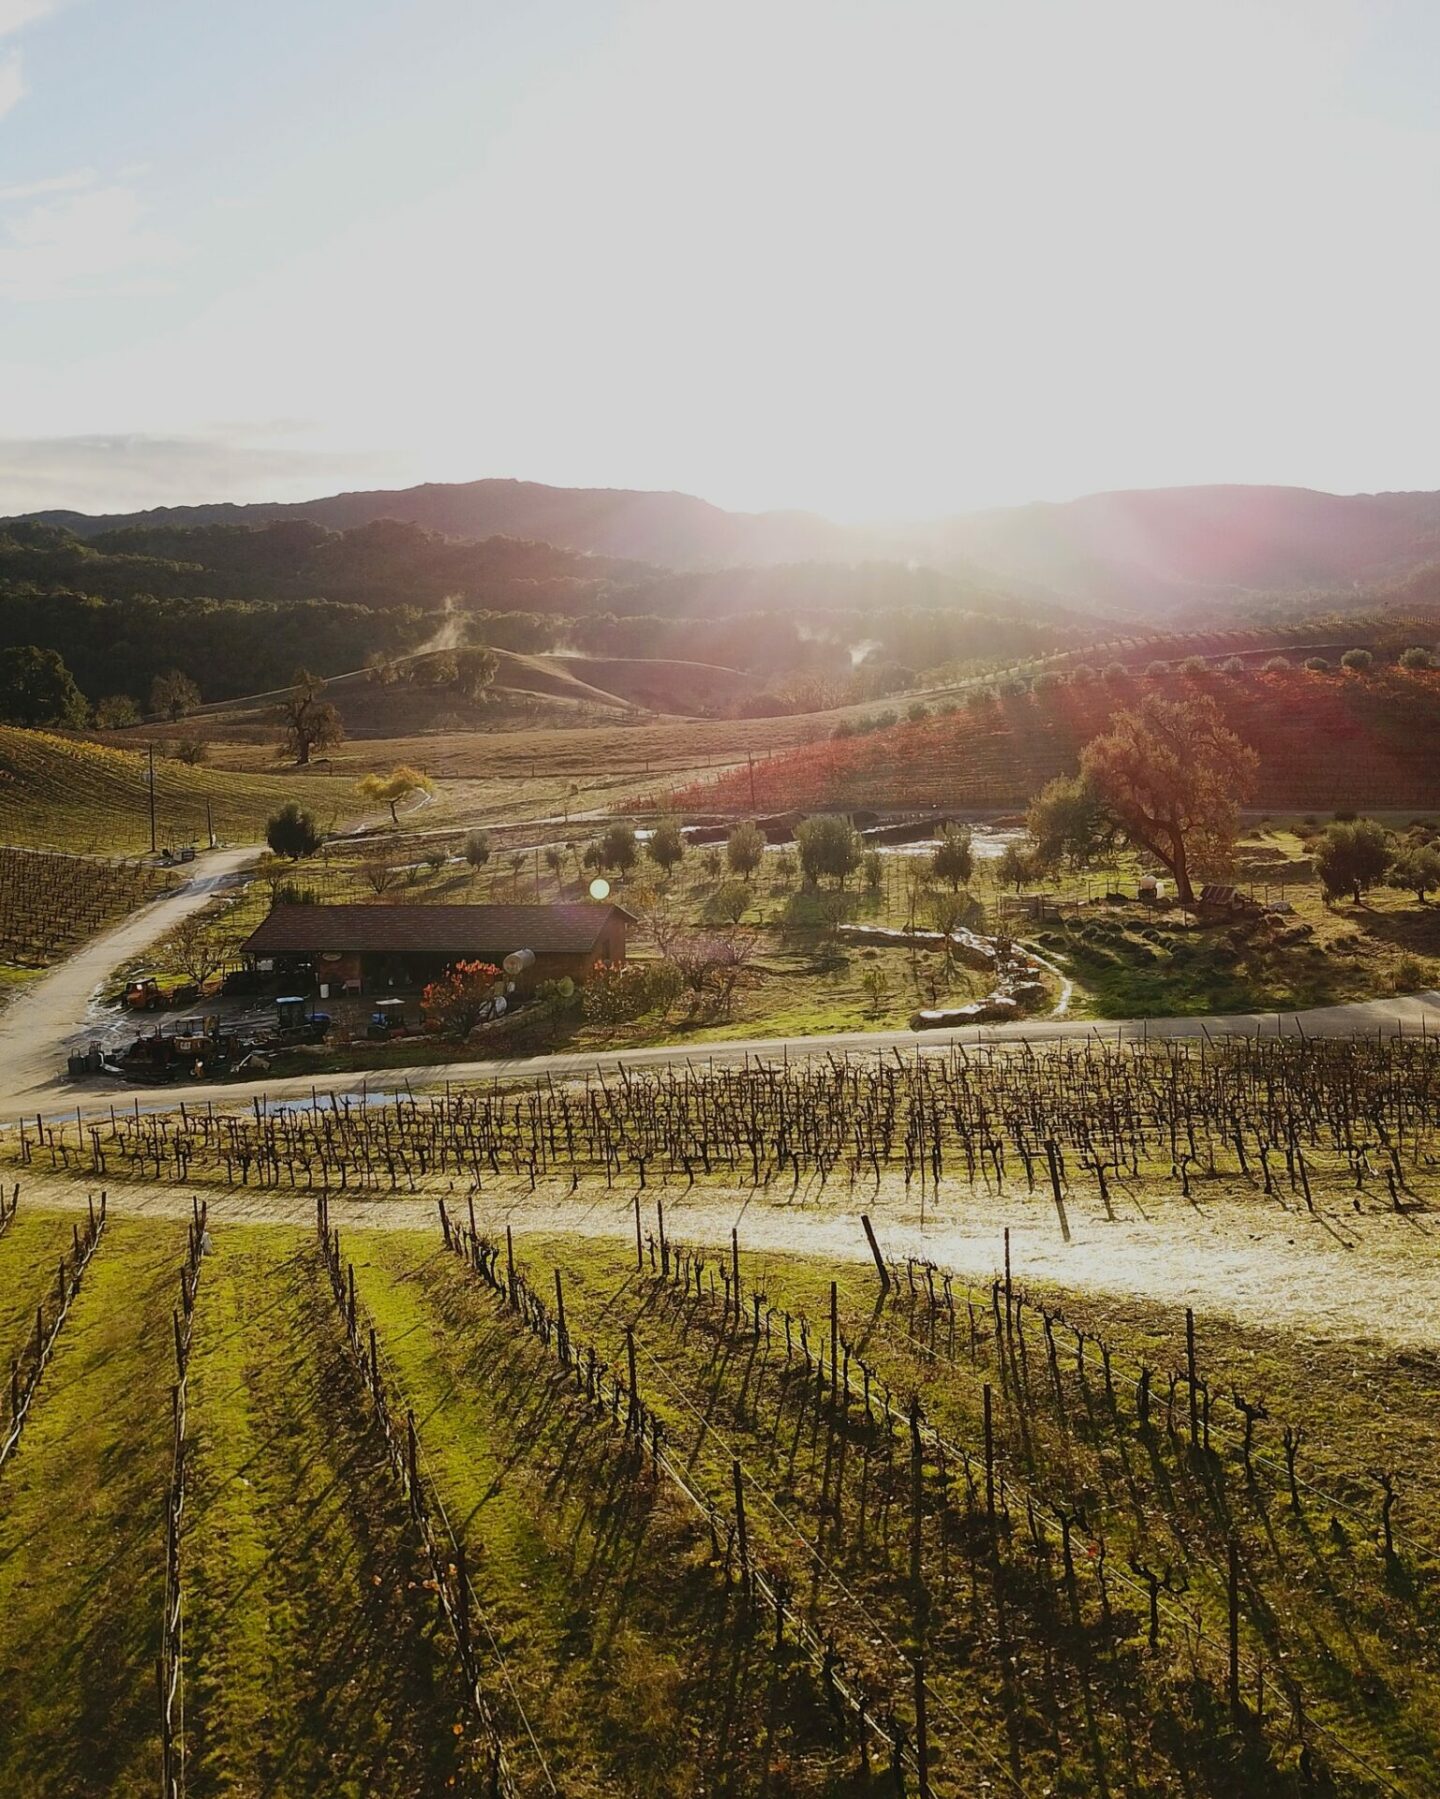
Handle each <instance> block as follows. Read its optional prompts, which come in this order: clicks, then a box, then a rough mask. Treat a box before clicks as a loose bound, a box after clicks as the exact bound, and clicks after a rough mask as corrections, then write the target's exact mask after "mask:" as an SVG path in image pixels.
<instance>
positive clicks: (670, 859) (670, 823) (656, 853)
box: [645, 818, 685, 875]
mask: <svg viewBox="0 0 1440 1799" xmlns="http://www.w3.org/2000/svg"><path fill="white" fill-rule="evenodd" d="M645 853H646V855H647V856H649V858H650V860H651V861H652V862H654V863H655V864H656V865H657V866H658V867H660V868H663V869H664V871H665V873H666V874H667V875H668V874H669V873H670V871H671V869H672V868H677V867H678V866H679V865H680V863H681V862H682V861H683V860H684V856H685V839H684V838H683V837H682V836H681V835H680V827H679V825H677V824H676V823H675V821H674V820H673V819H668V818H667V819H666V820H664V822H663V823H661V824H658V825H656V827H655V829H654V831H653V832H652V833H651V835H650V840H649V842H648V843H647V844H646V845H645Z"/></svg>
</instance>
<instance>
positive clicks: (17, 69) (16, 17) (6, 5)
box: [0, 0, 56, 119]
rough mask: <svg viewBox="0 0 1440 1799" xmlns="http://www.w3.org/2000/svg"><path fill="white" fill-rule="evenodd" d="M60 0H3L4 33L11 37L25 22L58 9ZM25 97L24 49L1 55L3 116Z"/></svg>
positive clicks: (0, 20)
mask: <svg viewBox="0 0 1440 1799" xmlns="http://www.w3.org/2000/svg"><path fill="white" fill-rule="evenodd" d="M55 6H56V0H0V37H11V36H13V35H14V33H15V32H17V31H19V30H20V29H21V27H22V26H25V25H33V24H34V23H35V21H36V20H37V19H43V18H44V17H45V15H46V14H47V13H52V12H54V11H55ZM24 98H25V71H24V69H23V67H22V66H21V62H20V52H19V51H18V50H10V51H7V52H6V53H5V55H3V56H0V119H3V118H4V117H5V114H6V113H7V112H9V111H10V109H11V108H12V107H14V106H17V105H18V104H19V103H20V101H21V100H23V99H24Z"/></svg>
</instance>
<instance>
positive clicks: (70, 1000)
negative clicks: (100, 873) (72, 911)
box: [0, 847, 260, 1112]
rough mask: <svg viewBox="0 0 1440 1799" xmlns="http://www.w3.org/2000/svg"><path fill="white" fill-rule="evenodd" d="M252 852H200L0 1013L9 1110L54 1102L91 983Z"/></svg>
mask: <svg viewBox="0 0 1440 1799" xmlns="http://www.w3.org/2000/svg"><path fill="white" fill-rule="evenodd" d="M259 854H260V850H259V848H258V847H248V848H245V849H229V850H210V851H207V852H206V853H205V854H204V856H203V859H202V860H200V861H198V862H197V863H196V864H195V873H194V874H193V875H192V876H191V877H190V879H189V880H188V881H186V882H185V884H184V885H183V886H181V887H177V888H176V889H175V890H174V891H173V892H171V893H167V894H165V895H164V896H163V898H161V899H157V900H152V901H151V903H150V904H149V905H148V906H142V907H141V908H140V909H139V911H137V912H132V913H131V914H130V916H129V917H128V918H126V919H124V920H123V921H122V922H121V923H120V924H118V925H116V926H115V928H114V929H113V930H111V931H105V932H102V934H101V935H100V936H98V937H95V938H92V939H91V941H90V942H89V943H87V944H86V945H85V947H84V948H83V949H81V950H79V951H78V952H77V953H76V954H75V955H73V956H71V957H70V958H69V959H68V960H67V961H64V962H61V963H58V964H57V965H56V966H55V967H54V968H52V969H50V970H48V971H47V972H46V973H45V974H43V975H41V976H40V978H39V979H38V980H37V981H35V982H33V983H32V984H31V985H30V986H29V987H27V988H26V989H25V991H24V992H23V993H22V994H20V995H19V996H18V997H17V998H16V999H15V1000H14V1002H13V1003H12V1004H11V1005H10V1006H8V1007H7V1008H6V1010H5V1011H4V1012H3V1013H0V1106H3V1107H4V1109H5V1110H6V1111H9V1112H26V1111H29V1112H33V1111H35V1110H36V1108H37V1107H46V1106H54V1105H55V1104H56V1103H57V1101H58V1100H60V1099H61V1096H62V1095H63V1093H64V1091H65V1084H64V1081H63V1076H64V1070H65V1058H66V1055H67V1054H68V1052H69V1050H70V1049H71V1048H72V1047H74V1046H75V1045H77V1044H83V1043H84V1041H85V1038H86V1032H85V1031H84V1029H83V1028H81V1021H82V1020H83V1019H84V1017H85V1011H86V1007H87V1006H88V1004H89V1002H90V999H91V997H92V996H93V994H94V993H95V991H96V989H97V988H99V987H101V986H102V985H103V984H104V983H105V982H106V981H107V980H108V979H109V978H110V976H111V975H112V974H113V973H114V972H115V970H116V969H117V968H119V967H120V966H121V964H122V963H124V962H127V961H129V960H130V959H131V958H132V957H134V956H140V955H143V954H144V952H145V951H146V950H147V949H149V947H150V946H151V945H152V944H153V943H155V942H157V941H158V939H160V938H161V937H163V936H165V935H166V934H167V933H168V932H170V931H173V930H174V928H175V926H176V925H177V924H179V922H180V920H181V919H182V918H184V917H185V916H186V915H187V914H188V913H191V912H195V911H198V910H199V908H200V907H201V906H204V905H208V904H209V902H210V901H211V900H212V899H213V898H214V897H215V894H216V892H217V891H218V890H219V889H220V888H222V887H225V886H227V885H228V884H229V883H230V882H232V881H233V880H234V879H235V878H236V876H237V875H238V874H240V873H241V871H242V870H244V869H246V868H248V867H249V865H250V864H251V863H252V862H254V861H255V859H256V858H257V857H258V856H259Z"/></svg>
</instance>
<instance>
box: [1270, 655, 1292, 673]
mask: <svg viewBox="0 0 1440 1799" xmlns="http://www.w3.org/2000/svg"><path fill="white" fill-rule="evenodd" d="M1289 666H1290V658H1289V657H1288V656H1271V657H1269V658H1268V659H1267V660H1266V663H1265V673H1266V674H1267V675H1278V674H1279V673H1281V671H1282V670H1284V669H1287V668H1289Z"/></svg>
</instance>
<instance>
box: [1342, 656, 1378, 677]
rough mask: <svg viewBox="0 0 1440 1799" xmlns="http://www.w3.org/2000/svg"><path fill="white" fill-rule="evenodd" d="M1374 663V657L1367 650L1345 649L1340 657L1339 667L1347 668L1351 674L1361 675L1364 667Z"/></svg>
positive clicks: (1369, 666)
mask: <svg viewBox="0 0 1440 1799" xmlns="http://www.w3.org/2000/svg"><path fill="white" fill-rule="evenodd" d="M1374 663H1375V658H1374V657H1373V656H1372V655H1371V654H1370V652H1369V650H1346V652H1345V654H1344V655H1343V656H1342V657H1341V658H1340V666H1341V668H1348V669H1349V670H1350V671H1351V673H1352V674H1357V675H1363V674H1364V673H1365V671H1366V669H1368V668H1372V667H1373V666H1374Z"/></svg>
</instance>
